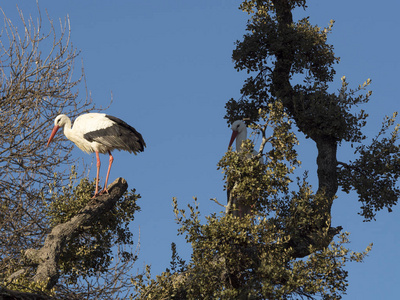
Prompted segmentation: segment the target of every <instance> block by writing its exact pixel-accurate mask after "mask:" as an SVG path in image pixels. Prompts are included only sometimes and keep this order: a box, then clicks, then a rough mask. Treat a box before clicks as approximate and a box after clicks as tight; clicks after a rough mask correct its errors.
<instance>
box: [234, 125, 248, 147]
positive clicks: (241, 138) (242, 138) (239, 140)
mask: <svg viewBox="0 0 400 300" xmlns="http://www.w3.org/2000/svg"><path fill="white" fill-rule="evenodd" d="M246 139H247V128H246V127H245V128H243V129H242V131H240V132H239V133H238V135H237V136H236V151H238V152H240V151H242V142H243V141H245V140H246Z"/></svg>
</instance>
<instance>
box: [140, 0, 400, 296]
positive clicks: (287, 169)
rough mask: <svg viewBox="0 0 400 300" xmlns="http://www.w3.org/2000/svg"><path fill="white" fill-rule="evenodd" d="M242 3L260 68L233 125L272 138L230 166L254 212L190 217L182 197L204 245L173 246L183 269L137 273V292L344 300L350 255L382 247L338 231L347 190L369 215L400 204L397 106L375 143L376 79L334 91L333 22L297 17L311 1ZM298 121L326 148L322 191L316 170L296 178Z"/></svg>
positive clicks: (242, 59) (321, 160)
mask: <svg viewBox="0 0 400 300" xmlns="http://www.w3.org/2000/svg"><path fill="white" fill-rule="evenodd" d="M240 8H241V9H242V10H243V11H244V12H247V13H248V14H249V15H250V19H249V21H248V24H247V33H246V34H245V35H244V37H243V40H241V41H238V42H237V43H236V49H235V50H234V51H233V55H232V57H233V60H234V63H235V68H236V69H237V70H238V71H242V70H246V71H247V72H248V73H249V74H250V76H249V78H248V79H247V80H246V81H245V83H244V86H243V87H242V89H241V92H242V95H243V96H242V97H241V98H240V99H238V100H235V99H231V100H229V101H228V102H227V104H226V110H227V113H226V116H225V118H226V119H227V121H228V123H229V124H230V123H232V122H233V121H235V120H237V119H246V120H247V122H248V125H249V126H251V127H252V128H253V129H254V132H255V134H257V135H259V136H260V137H261V139H262V142H261V146H260V149H259V152H258V154H257V155H256V156H254V157H253V158H252V159H249V158H248V157H249V156H248V154H249V153H251V150H252V149H253V146H254V145H253V144H252V142H251V141H247V142H245V144H244V145H243V146H244V147H245V148H246V149H247V150H248V151H242V152H241V153H234V152H230V151H228V152H227V153H226V155H225V156H224V157H223V158H222V159H221V161H220V162H219V164H218V166H219V168H221V169H222V170H223V171H224V173H225V178H226V179H227V180H228V184H229V182H234V183H235V189H234V190H233V191H231V193H236V194H237V195H241V197H240V198H241V199H244V200H242V201H245V202H246V203H244V204H245V205H251V206H252V211H253V214H252V215H249V216H246V217H244V218H237V217H234V216H232V215H231V214H229V211H228V213H221V214H212V215H211V216H208V217H207V218H206V223H205V224H202V222H201V221H200V218H199V215H200V212H199V210H198V207H197V204H196V203H195V205H189V211H190V213H189V215H187V214H186V211H185V210H183V209H180V208H179V206H178V204H177V201H176V200H174V207H175V208H174V211H175V214H176V218H177V222H178V224H180V225H181V228H180V231H179V232H180V233H181V234H183V235H185V237H186V240H187V241H188V242H190V243H191V245H192V247H193V254H192V257H191V261H190V262H188V263H186V262H184V261H182V260H181V259H179V256H178V255H177V254H176V251H175V249H174V248H173V261H172V262H171V266H173V268H171V269H170V270H166V272H164V273H163V274H161V276H157V278H156V279H151V277H150V275H149V274H147V276H143V275H140V276H138V277H137V278H136V284H137V291H138V294H137V296H136V298H137V299H198V298H202V299H314V298H315V297H321V298H323V299H340V298H341V296H342V294H343V293H345V292H346V287H347V279H346V278H347V271H346V270H345V264H346V262H348V261H362V259H363V258H364V257H365V255H366V254H367V253H368V251H369V249H370V246H368V247H367V249H366V250H365V251H364V252H361V253H357V252H352V251H350V250H349V249H347V248H346V247H345V244H346V243H347V242H348V233H346V232H341V230H342V228H341V227H340V226H339V227H336V228H335V227H331V222H330V220H331V207H332V203H333V201H334V200H335V199H336V197H337V196H336V194H337V191H338V189H339V188H341V189H342V190H343V191H345V192H350V191H355V192H356V193H357V194H358V198H359V201H360V202H361V212H360V214H361V215H362V216H363V217H364V218H365V220H366V221H370V220H373V219H374V216H375V213H376V212H377V211H378V210H381V209H383V208H387V209H388V211H389V212H390V210H391V207H392V206H393V205H395V204H397V199H398V197H399V190H398V188H397V187H396V185H395V183H396V182H397V179H398V177H399V170H398V169H396V167H395V166H396V165H398V163H399V146H398V129H399V127H398V125H397V126H394V124H395V117H396V114H394V115H393V116H392V117H387V118H386V119H385V120H384V122H383V125H382V129H381V130H380V132H379V133H378V135H377V136H376V137H374V138H372V142H371V143H370V144H368V142H367V139H366V136H365V135H364V133H363V132H362V128H363V126H364V125H365V124H366V118H367V114H366V113H365V112H364V111H363V110H359V111H356V108H357V107H358V106H359V105H361V104H363V103H366V102H368V101H369V98H370V96H371V92H370V91H367V88H368V86H369V84H370V80H369V79H368V80H366V81H365V82H364V83H363V84H361V85H359V86H358V87H357V88H355V89H350V88H349V84H348V82H347V81H346V78H345V77H342V79H341V81H342V83H341V88H340V90H339V91H338V93H334V92H331V91H330V88H329V84H330V83H331V82H332V81H333V80H334V75H335V69H334V65H335V64H336V63H338V62H339V59H338V58H337V57H336V56H335V53H334V51H333V46H332V45H330V44H328V43H327V38H328V34H329V33H330V32H331V30H332V27H333V21H331V22H330V24H329V25H328V27H326V28H319V27H317V26H313V25H312V24H310V22H309V19H308V18H303V19H300V20H294V19H293V10H295V9H301V8H302V9H306V8H307V6H306V1H305V0H245V1H243V2H242V4H241V6H240ZM292 127H295V128H296V129H297V130H298V131H299V134H303V135H304V136H305V137H306V138H309V139H311V140H313V141H314V142H315V144H316V147H317V150H318V155H317V167H318V169H317V176H318V187H317V190H316V191H315V192H314V191H313V190H312V187H311V185H310V184H309V183H308V182H307V174H305V175H304V176H303V177H302V178H297V186H296V185H295V184H294V181H295V179H294V170H295V169H296V167H297V166H298V164H299V163H300V162H299V160H298V157H297V153H296V151H295V150H296V144H297V143H298V140H297V138H296V136H295V134H294V131H293V130H292ZM346 143H350V144H351V145H353V146H354V147H355V153H354V155H355V159H354V160H353V161H349V162H339V161H338V160H337V150H338V147H340V146H341V145H343V144H346ZM260 157H264V158H265V164H260V162H259V158H260ZM230 186H233V184H231V185H230ZM214 200H215V199H214ZM215 201H216V200H215ZM228 207H229V204H228Z"/></svg>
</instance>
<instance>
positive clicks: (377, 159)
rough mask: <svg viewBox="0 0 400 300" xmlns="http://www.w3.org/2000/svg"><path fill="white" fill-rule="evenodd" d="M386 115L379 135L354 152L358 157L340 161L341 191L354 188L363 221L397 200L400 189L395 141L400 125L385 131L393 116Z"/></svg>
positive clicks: (399, 151)
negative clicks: (346, 161)
mask: <svg viewBox="0 0 400 300" xmlns="http://www.w3.org/2000/svg"><path fill="white" fill-rule="evenodd" d="M396 115H397V114H394V115H393V117H391V118H389V117H387V118H386V120H385V121H384V123H383V126H382V129H381V131H380V132H379V134H378V136H377V137H376V138H374V139H373V140H372V143H371V144H370V145H360V146H358V147H357V148H356V151H355V153H357V154H358V155H359V157H358V158H357V159H356V160H354V161H353V162H349V163H348V164H345V163H341V167H340V170H339V175H340V176H339V182H340V185H341V186H342V189H343V191H345V192H347V193H349V192H350V191H351V190H355V191H356V192H357V193H358V198H359V201H360V202H361V203H362V206H361V212H360V215H362V216H363V217H364V219H365V220H366V221H370V220H372V219H374V218H375V215H376V212H377V211H379V210H381V209H383V208H387V210H388V211H389V212H391V211H392V210H391V207H392V206H393V205H396V204H397V201H398V199H399V197H400V189H399V188H398V186H397V181H398V179H399V177H400V168H399V166H400V146H399V145H398V138H399V137H398V131H399V125H396V126H395V128H394V129H393V131H392V132H391V133H390V134H389V135H387V134H386V135H385V133H387V131H388V130H389V128H390V127H391V126H393V125H394V122H395V117H396Z"/></svg>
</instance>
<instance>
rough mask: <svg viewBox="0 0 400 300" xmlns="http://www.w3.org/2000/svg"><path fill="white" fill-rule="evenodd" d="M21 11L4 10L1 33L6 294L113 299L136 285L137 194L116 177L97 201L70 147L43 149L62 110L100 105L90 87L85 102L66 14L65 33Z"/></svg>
mask: <svg viewBox="0 0 400 300" xmlns="http://www.w3.org/2000/svg"><path fill="white" fill-rule="evenodd" d="M19 14H20V20H15V23H13V22H12V21H11V20H10V19H8V18H7V17H6V15H5V14H4V12H3V20H4V27H3V29H2V31H1V37H0V70H1V75H0V76H1V77H0V99H1V101H0V115H1V118H0V130H1V132H2V133H1V138H0V166H1V167H0V229H1V230H0V240H1V245H0V279H1V280H0V295H2V297H3V296H4V297H10V298H12V299H22V298H23V299H42V298H43V299H45V298H48V297H49V296H56V297H61V298H82V297H84V298H86V299H90V298H92V299H102V298H104V299H109V298H110V297H113V296H117V295H118V294H119V293H125V292H126V290H127V289H129V287H130V283H129V280H130V277H128V276H127V272H128V271H129V270H130V267H132V264H133V263H134V261H135V259H136V254H135V253H134V251H131V250H126V249H125V248H124V245H127V244H128V245H131V244H133V237H132V234H131V233H130V232H129V230H128V227H127V226H128V224H129V222H130V221H132V220H133V214H134V212H135V211H137V210H139V207H138V206H137V205H136V200H137V199H138V198H139V197H140V196H139V195H137V194H135V193H134V191H131V192H125V191H126V190H127V183H126V181H124V180H123V179H118V180H117V181H115V182H114V183H113V184H111V185H110V186H109V190H110V193H109V194H108V195H103V196H101V197H98V198H96V199H93V200H91V194H92V193H93V191H94V187H95V185H94V182H93V183H91V182H89V181H88V180H87V179H86V178H84V177H83V176H82V175H83V172H84V171H82V173H81V174H80V175H78V173H77V171H75V167H74V165H77V164H78V162H77V161H76V160H74V159H73V158H72V157H71V150H72V147H73V145H72V144H70V143H68V144H64V143H62V141H63V139H61V138H58V139H56V143H55V144H54V147H51V148H46V138H47V137H48V134H49V132H48V128H49V127H50V126H51V124H52V122H53V120H54V118H55V116H57V115H58V114H59V113H61V112H63V113H65V114H68V115H70V116H72V117H75V116H77V115H78V114H81V113H84V112H88V111H90V110H93V109H95V106H94V105H93V104H92V101H91V99H90V97H89V95H88V93H87V90H86V87H84V88H83V91H84V92H85V91H86V95H85V98H84V99H80V97H81V96H80V94H79V92H80V90H79V87H80V86H81V85H82V84H83V83H84V73H83V69H82V72H78V74H76V73H75V67H76V63H75V59H76V58H77V56H78V54H79V52H78V51H77V50H76V49H75V48H74V47H72V45H71V41H70V40H71V32H70V27H69V20H68V19H65V20H64V22H62V21H61V20H60V33H58V31H57V30H56V28H55V25H54V23H53V21H52V20H51V19H50V18H49V17H48V16H47V17H48V21H49V22H48V23H45V24H44V23H43V21H42V17H41V13H40V10H39V9H38V18H37V20H34V19H33V18H32V17H30V18H29V19H26V18H25V17H24V16H23V13H22V11H19ZM18 28H19V29H18ZM45 30H48V31H47V32H45ZM79 73H80V74H79ZM71 165H72V166H73V167H72V169H71ZM114 245H118V248H119V249H118V253H117V255H114V253H113V246H114ZM2 297H0V298H2Z"/></svg>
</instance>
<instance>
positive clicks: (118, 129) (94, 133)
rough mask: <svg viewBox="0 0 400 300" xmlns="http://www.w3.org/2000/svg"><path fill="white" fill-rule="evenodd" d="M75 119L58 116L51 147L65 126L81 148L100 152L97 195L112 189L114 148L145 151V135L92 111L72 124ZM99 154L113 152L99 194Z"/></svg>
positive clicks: (97, 157)
mask: <svg viewBox="0 0 400 300" xmlns="http://www.w3.org/2000/svg"><path fill="white" fill-rule="evenodd" d="M71 126H72V125H71V120H70V118H68V117H67V116H66V115H58V116H57V117H56V118H55V120H54V128H53V131H52V132H51V135H50V138H49V140H48V142H47V146H49V144H50V142H51V140H52V139H53V137H54V136H55V134H56V133H57V130H58V129H60V128H61V127H64V135H65V136H66V137H67V139H69V140H70V141H72V142H73V143H74V144H75V145H76V146H77V147H78V148H79V149H81V150H82V151H84V152H87V153H93V152H95V153H96V159H97V164H96V166H97V173H96V191H95V194H94V196H93V197H96V196H97V195H99V194H102V193H105V192H108V191H107V182H108V177H109V175H110V170H111V165H112V163H113V161H114V158H113V156H112V155H111V151H112V150H114V149H117V150H125V151H128V152H129V153H134V154H137V153H138V152H142V151H143V150H144V147H146V143H145V142H144V140H143V138H142V135H141V134H140V133H139V132H137V131H136V129H135V128H133V127H132V126H130V125H128V124H127V123H125V122H124V121H122V120H120V119H118V118H116V117H113V116H110V115H106V114H101V113H88V114H84V115H81V116H79V117H78V118H76V120H75V122H74V125H73V126H72V127H71ZM99 153H103V154H105V153H108V154H109V164H108V171H107V176H106V182H105V185H104V189H103V190H102V191H101V192H100V193H99V191H98V184H99V173H100V164H101V163H100V157H99Z"/></svg>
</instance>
